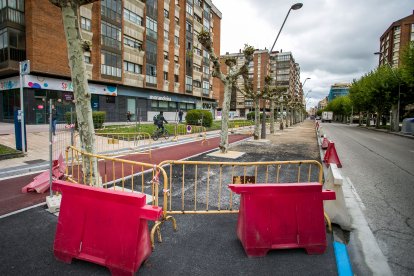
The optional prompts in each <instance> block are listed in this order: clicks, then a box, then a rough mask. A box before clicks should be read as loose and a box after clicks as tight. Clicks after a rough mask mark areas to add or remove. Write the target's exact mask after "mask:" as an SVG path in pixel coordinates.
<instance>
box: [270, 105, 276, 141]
mask: <svg viewBox="0 0 414 276" xmlns="http://www.w3.org/2000/svg"><path fill="white" fill-rule="evenodd" d="M270 133H272V134H273V133H275V101H274V100H273V99H270Z"/></svg>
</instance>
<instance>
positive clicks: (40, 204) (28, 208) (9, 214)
mask: <svg viewBox="0 0 414 276" xmlns="http://www.w3.org/2000/svg"><path fill="white" fill-rule="evenodd" d="M43 205H46V202H43V203H39V204H36V205H33V206H29V207H26V208H23V209H20V210H17V211H14V212H11V213H8V214H5V215H2V216H0V219H2V218H5V217H9V216H11V215H15V214H18V213H21V212H24V211H27V210H30V209H33V208H36V207H39V206H43Z"/></svg>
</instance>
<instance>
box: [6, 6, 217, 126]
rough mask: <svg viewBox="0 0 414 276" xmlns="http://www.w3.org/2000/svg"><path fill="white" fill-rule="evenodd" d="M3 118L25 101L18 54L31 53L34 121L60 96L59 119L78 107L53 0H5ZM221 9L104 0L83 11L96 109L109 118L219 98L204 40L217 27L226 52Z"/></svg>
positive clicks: (208, 103)
mask: <svg viewBox="0 0 414 276" xmlns="http://www.w3.org/2000/svg"><path fill="white" fill-rule="evenodd" d="M0 12H1V13H0V14H1V15H3V16H2V17H1V18H0V91H1V95H0V121H6V122H7V121H12V120H13V113H14V111H15V110H16V109H18V108H19V107H20V96H19V88H20V84H19V77H18V71H19V61H23V60H30V67H31V68H30V69H31V70H30V74H29V75H26V76H25V77H24V81H23V88H24V105H25V106H24V107H25V113H26V121H27V122H28V123H46V122H47V111H46V110H48V108H47V104H48V102H49V99H53V100H54V104H55V105H56V107H57V110H58V114H59V115H60V119H61V120H62V119H63V114H64V113H65V112H66V111H68V110H70V108H71V107H73V100H74V97H73V93H72V91H73V86H72V83H71V79H70V70H69V65H68V57H67V48H66V39H65V35H64V32H63V23H62V14H61V11H60V9H59V8H58V7H56V6H54V5H52V4H51V3H50V2H49V1H48V0H26V1H24V0H17V1H12V0H5V1H0ZM220 22H221V12H220V11H219V10H218V9H217V8H216V7H215V6H214V4H213V3H212V1H211V0H175V1H174V0H145V1H144V0H102V1H97V2H94V3H92V4H89V5H85V6H82V7H81V8H80V12H79V24H80V28H81V36H82V39H83V40H84V41H87V43H84V50H85V52H84V60H85V63H86V73H87V77H88V82H89V89H90V92H91V94H92V97H91V104H92V109H93V110H99V111H106V113H107V121H125V120H126V113H127V112H128V111H129V112H131V113H132V114H133V116H132V119H133V120H134V119H140V120H142V121H147V120H152V117H153V115H155V114H157V113H158V112H159V111H164V114H165V115H166V118H167V120H174V119H175V118H176V111H177V110H179V109H182V110H183V111H184V112H185V111H186V110H190V109H195V108H204V109H209V110H212V111H213V109H214V107H215V106H216V104H215V103H216V98H215V97H217V93H216V94H214V92H213V87H214V80H213V78H212V76H211V74H210V71H211V69H210V68H211V66H210V62H209V59H208V58H209V56H208V53H207V52H206V51H204V50H203V49H202V46H201V45H200V44H199V43H198V40H197V35H198V33H199V32H201V30H203V29H204V30H208V31H210V32H211V33H212V37H213V43H214V49H215V51H216V52H217V54H218V53H219V52H220Z"/></svg>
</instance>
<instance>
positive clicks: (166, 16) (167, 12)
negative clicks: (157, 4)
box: [164, 9, 170, 18]
mask: <svg viewBox="0 0 414 276" xmlns="http://www.w3.org/2000/svg"><path fill="white" fill-rule="evenodd" d="M169 17H170V12H169V11H167V10H166V9H164V18H169Z"/></svg>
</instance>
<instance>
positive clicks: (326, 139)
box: [321, 137, 329, 149]
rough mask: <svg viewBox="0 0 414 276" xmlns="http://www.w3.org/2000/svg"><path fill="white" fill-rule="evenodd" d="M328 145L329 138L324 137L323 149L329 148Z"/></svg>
mask: <svg viewBox="0 0 414 276" xmlns="http://www.w3.org/2000/svg"><path fill="white" fill-rule="evenodd" d="M328 146H329V141H328V138H326V137H323V141H322V145H321V148H322V149H327V148H328Z"/></svg>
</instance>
